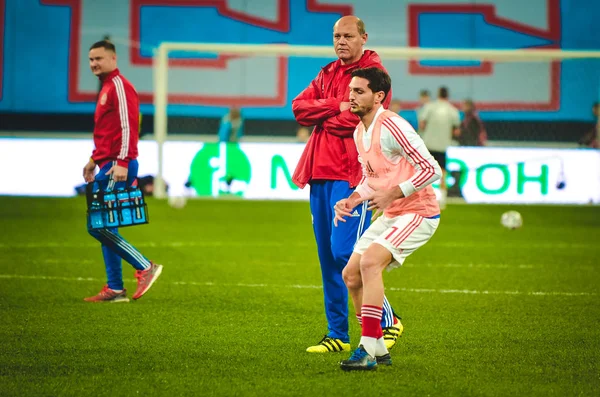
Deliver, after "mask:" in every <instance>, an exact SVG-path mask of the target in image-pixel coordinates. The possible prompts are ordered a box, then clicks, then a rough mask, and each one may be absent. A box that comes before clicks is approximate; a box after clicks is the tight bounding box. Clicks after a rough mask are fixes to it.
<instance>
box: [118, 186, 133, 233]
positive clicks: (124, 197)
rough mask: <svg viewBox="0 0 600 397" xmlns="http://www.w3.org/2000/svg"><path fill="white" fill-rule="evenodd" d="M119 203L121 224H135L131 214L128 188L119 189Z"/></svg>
mask: <svg viewBox="0 0 600 397" xmlns="http://www.w3.org/2000/svg"><path fill="white" fill-rule="evenodd" d="M117 203H118V206H119V217H120V218H119V223H120V224H121V226H129V225H131V224H133V218H132V216H131V201H130V200H129V193H128V192H127V190H118V191H117Z"/></svg>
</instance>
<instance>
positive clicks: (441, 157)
mask: <svg viewBox="0 0 600 397" xmlns="http://www.w3.org/2000/svg"><path fill="white" fill-rule="evenodd" d="M429 153H431V155H432V156H433V158H434V159H435V161H437V162H438V164H439V165H440V168H441V169H442V171H444V170H445V169H446V152H432V151H431V150H430V151H429Z"/></svg>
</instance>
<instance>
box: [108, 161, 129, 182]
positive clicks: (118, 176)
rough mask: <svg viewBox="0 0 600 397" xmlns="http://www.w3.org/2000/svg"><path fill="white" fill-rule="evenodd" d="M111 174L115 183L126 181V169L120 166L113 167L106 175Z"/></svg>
mask: <svg viewBox="0 0 600 397" xmlns="http://www.w3.org/2000/svg"><path fill="white" fill-rule="evenodd" d="M110 174H112V176H113V179H114V180H115V182H125V181H126V180H127V168H126V167H121V166H120V165H113V166H112V167H111V168H110V170H108V172H107V173H106V175H110Z"/></svg>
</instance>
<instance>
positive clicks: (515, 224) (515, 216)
mask: <svg viewBox="0 0 600 397" xmlns="http://www.w3.org/2000/svg"><path fill="white" fill-rule="evenodd" d="M500 223H501V224H502V226H504V227H506V228H508V229H518V228H520V227H521V226H523V217H522V216H521V214H520V213H518V212H517V211H507V212H505V213H504V214H502V217H501V218H500Z"/></svg>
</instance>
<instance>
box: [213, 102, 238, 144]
mask: <svg viewBox="0 0 600 397" xmlns="http://www.w3.org/2000/svg"><path fill="white" fill-rule="evenodd" d="M243 136H244V119H243V118H242V112H241V111H240V109H238V108H235V107H232V108H230V109H229V111H228V112H227V114H226V115H224V116H223V117H222V118H221V124H219V142H239V140H240V139H241V138H242V137H243Z"/></svg>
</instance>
